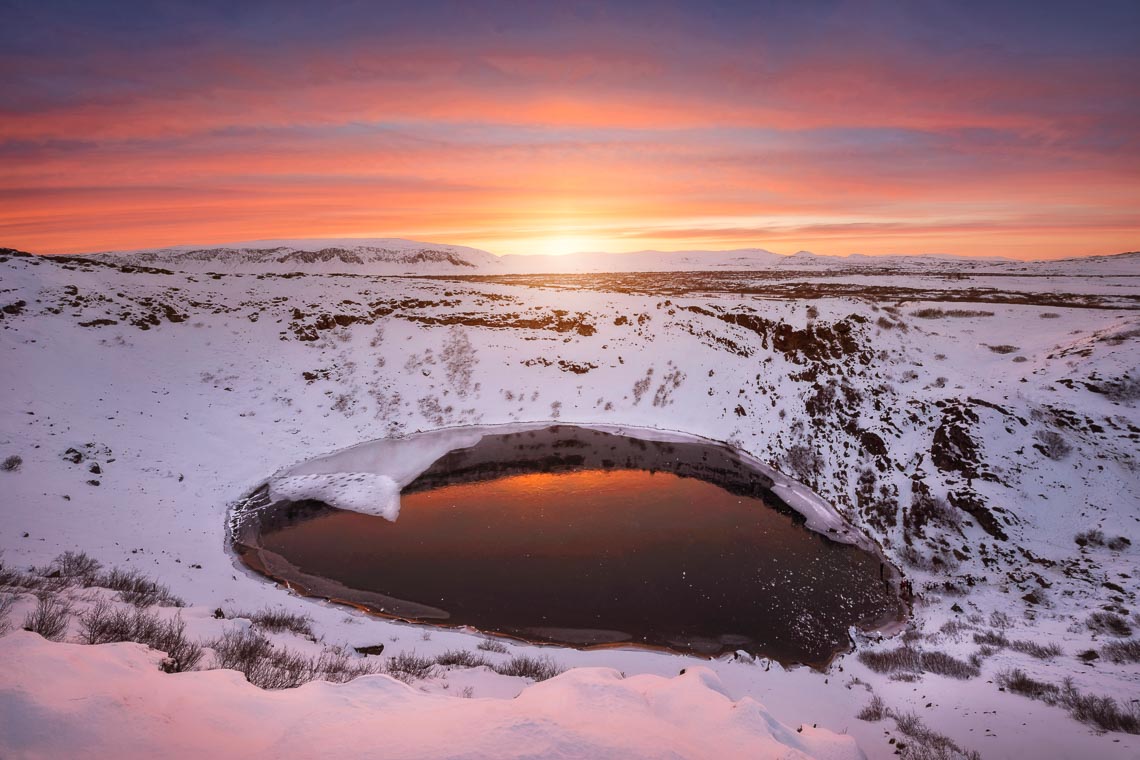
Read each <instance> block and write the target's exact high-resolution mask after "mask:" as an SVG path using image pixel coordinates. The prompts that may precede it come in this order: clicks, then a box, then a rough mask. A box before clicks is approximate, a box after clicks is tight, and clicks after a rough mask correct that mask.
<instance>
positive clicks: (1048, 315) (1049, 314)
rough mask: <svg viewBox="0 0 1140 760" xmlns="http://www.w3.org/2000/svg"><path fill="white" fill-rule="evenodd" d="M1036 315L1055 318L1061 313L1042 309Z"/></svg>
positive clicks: (1043, 317) (1042, 317)
mask: <svg viewBox="0 0 1140 760" xmlns="http://www.w3.org/2000/svg"><path fill="white" fill-rule="evenodd" d="M1037 316H1038V317H1040V318H1041V319H1057V318H1059V317H1060V316H1061V315H1060V314H1058V313H1057V312H1055V311H1043V312H1041V313H1040V314H1038V315H1037Z"/></svg>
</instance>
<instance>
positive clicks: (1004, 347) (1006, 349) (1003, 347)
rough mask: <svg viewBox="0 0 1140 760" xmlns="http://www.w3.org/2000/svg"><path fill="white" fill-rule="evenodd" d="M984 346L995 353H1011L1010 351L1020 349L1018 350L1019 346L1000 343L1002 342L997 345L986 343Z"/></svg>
mask: <svg viewBox="0 0 1140 760" xmlns="http://www.w3.org/2000/svg"><path fill="white" fill-rule="evenodd" d="M986 348H988V349H989V350H991V351H993V352H994V353H995V354H1012V353H1014V352H1016V351H1020V350H1021V349H1020V348H1018V347H1017V346H1011V345H1009V344H1008V343H1002V344H999V345H997V346H989V345H987V346H986Z"/></svg>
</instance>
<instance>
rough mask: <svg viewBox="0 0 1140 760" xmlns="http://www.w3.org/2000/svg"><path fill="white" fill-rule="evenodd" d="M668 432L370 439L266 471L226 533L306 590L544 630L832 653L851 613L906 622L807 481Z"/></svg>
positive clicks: (856, 543) (258, 565)
mask: <svg viewBox="0 0 1140 760" xmlns="http://www.w3.org/2000/svg"><path fill="white" fill-rule="evenodd" d="M639 435H645V436H646V437H639ZM668 438H669V439H667V440H661V436H660V435H659V434H656V433H654V434H650V433H648V431H628V430H616V429H595V428H591V427H579V426H572V425H554V426H545V427H533V426H532V427H530V428H525V429H515V430H510V431H508V432H501V431H498V430H496V429H495V428H482V429H479V430H476V431H467V432H464V433H461V434H458V435H453V436H450V437H448V436H442V437H441V436H440V434H439V433H438V432H437V433H428V434H420V435H417V436H409V437H408V438H405V439H398V440H385V441H378V442H375V443H372V444H363V445H361V446H359V447H354V448H353V449H349V450H346V451H345V452H341V453H339V454H336V455H333V456H330V457H325V458H321V459H318V460H314V461H313V462H311V463H308V464H306V465H302V466H301V467H298V468H294V469H293V470H290V471H288V472H286V473H283V474H282V475H280V476H278V477H277V478H275V479H271V480H270V481H269V482H268V483H266V484H265V485H264V486H262V487H261V488H259V489H258V490H257V491H255V492H254V493H253V494H252V495H251V496H250V497H249V498H247V499H246V500H244V502H243V503H242V504H240V505H239V507H238V508H237V510H236V512H235V519H234V522H233V526H232V528H233V529H232V536H233V539H234V544H235V547H236V549H237V551H238V553H239V555H240V557H241V559H242V561H244V562H245V564H246V565H248V566H249V567H250V568H252V569H254V570H255V571H257V572H259V573H262V574H264V575H267V576H269V577H271V578H273V579H275V580H278V581H281V582H284V583H286V584H288V585H289V586H290V587H292V588H294V589H296V590H297V591H299V592H301V593H304V594H309V595H313V596H318V597H324V598H328V599H332V600H335V601H339V602H344V603H348V604H352V605H355V606H357V607H361V608H364V609H367V610H370V611H372V612H375V613H378V614H381V615H385V616H389V617H393V618H398V619H402V620H406V621H411V622H418V623H430V624H435V625H445V626H466V627H471V628H475V629H478V630H480V631H483V632H487V633H493V634H500V635H505V636H513V637H517V638H522V639H526V640H529V641H535V642H544V643H557V644H563V645H569V646H576V647H593V646H644V647H657V648H665V649H669V650H673V651H678V652H686V653H696V654H701V655H706V656H717V655H721V654H724V653H726V652H734V651H739V650H743V651H746V652H748V653H750V654H752V655H756V656H762V657H769V658H771V659H774V660H776V661H779V662H781V663H785V664H791V663H803V664H808V665H814V666H820V665H823V664H825V663H827V662H828V661H830V659H831V658H832V657H833V656H834V655H835V654H836V653H838V652H840V651H843V650H845V649H847V648H848V647H849V646H850V633H849V631H850V629H851V628H852V627H854V628H856V629H864V630H868V629H874V628H879V627H882V626H885V625H889V624H891V623H893V622H896V621H898V620H900V619H902V618H903V616H904V615H905V605H904V604H903V602H902V601H901V599H900V597H899V595H898V593H897V589H898V585H899V582H898V574H897V572H896V571H895V569H894V568H893V567H891V566H890V565H889V563H886V562H885V561H884V560H883V559H882V558H881V556H880V555H879V554H878V552H877V551H876V550H875V549H874V547H873V545H871V544H870V542H869V541H866V540H865V539H862V538H861V537H860V536H858V535H857V534H854V533H853V532H852V531H851V530H850V529H849V528H846V527H845V526H842V524H841V522H840V521H838V518H836V517H834V515H833V516H832V518H833V519H831V520H830V521H829V520H828V519H827V516H826V515H824V516H822V517H821V515H820V514H819V513H818V512H819V504H818V499H817V500H816V501H814V502H813V501H812V500H810V499H809V498H807V497H806V496H805V495H804V494H805V492H806V489H804V488H803V487H802V486H799V487H797V484H794V483H791V482H790V481H787V480H786V479H783V478H782V476H780V475H779V474H778V473H774V472H773V471H772V470H770V469H768V468H766V467H764V466H763V465H762V464H761V463H759V462H756V461H755V460H752V459H751V458H749V457H747V456H745V455H743V454H741V453H740V452H738V451H736V450H734V449H732V448H730V447H728V446H726V445H723V444H717V443H713V442H710V441H706V440H703V439H697V438H688V437H685V436H672V437H668ZM425 465H426V466H425ZM377 483H380V484H384V483H387V484H389V485H390V486H391V491H392V493H391V497H392V498H393V499H395V498H396V497H395V493H396V491H397V490H398V492H399V495H398V501H396V502H395V504H393V503H391V502H386V501H385V500H386V498H387V496H386V495H385V491H384V488H383V487H379V488H378V487H377V486H376V484H377ZM401 485H402V488H401V487H400V486H401ZM354 486H356V487H357V488H356V490H354ZM807 493H810V492H807ZM282 494H284V495H282ZM372 501H375V502H376V503H375V504H374V505H373V504H372ZM381 502H384V503H381ZM789 502H792V503H789ZM793 503H794V504H795V505H796V507H798V509H797V508H796V507H794V506H793ZM805 504H806V505H807V506H808V507H810V509H808V508H805V506H804V505H805ZM346 506H347V507H349V508H345V507H346ZM370 507H374V508H370ZM813 510H814V511H813ZM805 513H807V515H806V516H805ZM807 517H811V519H810V520H809V519H807ZM392 518H394V519H392ZM809 525H812V526H813V527H816V528H818V529H819V530H813V529H811V528H810V527H809Z"/></svg>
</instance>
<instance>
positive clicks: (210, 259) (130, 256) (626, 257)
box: [84, 238, 1140, 275]
mask: <svg viewBox="0 0 1140 760" xmlns="http://www.w3.org/2000/svg"><path fill="white" fill-rule="evenodd" d="M84 255H85V256H86V257H87V258H94V259H97V260H101V261H109V262H116V263H122V264H130V265H134V266H149V267H159V268H163V269H173V270H179V271H190V272H221V273H227V272H234V273H258V272H278V273H285V272H304V273H308V274H379V275H397V274H398V275H404V274H574V273H580V274H585V273H598V272H615V273H616V272H687V271H773V270H777V271H797V272H813V271H814V272H819V273H821V274H828V273H835V272H838V271H846V272H856V273H858V272H870V271H876V272H882V271H899V272H913V273H923V274H939V273H947V274H955V275H961V274H1037V275H1044V274H1048V275H1079V274H1103V275H1116V274H1140V253H1137V252H1131V253H1121V254H1116V255H1107V256H1090V257H1085V258H1072V259H1062V260H1058V261H1016V260H1014V259H1006V258H998V257H984V258H971V257H966V256H951V255H940V254H923V255H909V256H894V255H890V256H869V255H865V254H852V255H849V256H827V255H821V254H816V253H812V252H810V251H799V252H797V253H794V254H791V255H786V254H780V253H774V252H772V251H768V250H765V249H763V248H741V249H735V250H728V251H700V250H693V251H656V250H648V251H636V252H633V253H606V252H583V253H573V254H568V255H563V256H547V255H539V254H536V255H518V254H511V255H506V256H497V255H495V254H493V253H490V252H488V251H484V250H481V249H478V248H470V247H467V246H461V245H448V244H444V243H431V242H422V241H416V240H405V239H402V238H312V239H300V240H252V241H246V242H237V243H226V244H220V245H183V246H174V247H169V248H154V249H151V248H147V249H141V250H136V251H108V252H100V253H91V254H84Z"/></svg>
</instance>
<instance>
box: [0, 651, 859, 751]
mask: <svg viewBox="0 0 1140 760" xmlns="http://www.w3.org/2000/svg"><path fill="white" fill-rule="evenodd" d="M161 657H162V656H161V655H160V654H159V653H157V652H153V651H150V650H147V649H146V648H145V647H143V646H142V645H139V644H107V645H103V646H83V645H79V644H53V643H50V642H47V641H45V640H44V639H42V638H41V637H39V636H38V635H36V634H33V633H27V632H24V631H18V632H16V633H13V634H11V635H9V636H6V637H4V638H2V639H0V662H4V663H5V665H4V668H3V669H0V756H3V757H5V758H55V757H79V756H85V757H86V756H91V757H118V758H124V759H126V758H136V757H138V758H151V757H168V758H181V757H186V758H191V757H193V758H197V757H206V756H208V757H211V758H216V759H220V758H229V757H234V758H243V760H249V759H250V758H273V759H274V760H281V759H282V758H291V757H384V758H423V757H433V758H442V757H449V758H459V757H462V758H470V759H471V760H476V759H477V758H523V757H544V758H582V757H589V758H611V757H612V758H623V759H624V758H638V757H675V758H706V757H718V758H769V757H780V758H797V759H803V760H806V759H808V758H820V759H821V760H823V759H826V760H857V759H859V758H864V757H865V756H864V754H863V752H862V751H861V750H860V749H859V747H858V746H857V745H856V743H855V740H854V739H853V738H852V737H850V736H845V735H839V734H835V733H832V732H830V731H826V730H823V729H815V728H812V727H810V726H803V727H801V728H800V729H796V728H792V727H790V726H787V725H784V724H782V723H780V722H779V721H777V720H776V719H775V718H774V717H772V715H771V714H770V713H769V712H768V711H767V709H766V708H765V707H764V706H763V705H761V704H760V703H758V702H756V701H755V700H753V699H750V698H744V699H741V700H739V701H733V700H731V699H730V698H729V697H728V696H726V695H725V693H724V692H725V690H724V688H723V686H722V685H721V682H720V679H719V678H718V677H717V676H716V675H715V674H714V673H713V672H712V671H711V670H708V669H706V668H702V667H698V668H690V669H688V670H687V671H686V672H685V673H684V674H683V675H680V676H677V677H674V678H662V677H660V676H653V675H640V676H634V677H630V678H623V677H622V675H621V674H620V673H619V672H618V671H616V670H613V669H610V668H581V669H577V670H572V671H569V672H567V673H564V674H562V675H561V676H558V677H556V678H553V679H551V680H549V681H545V682H543V683H540V684H535V685H533V686H530V687H528V688H526V689H524V690H523V691H522V693H521V694H519V696H518V697H517V698H515V699H511V700H507V699H489V698H478V699H463V698H460V697H452V696H441V695H434V694H425V693H423V692H420V691H417V690H415V689H413V688H411V687H409V686H406V685H404V684H402V683H400V682H399V681H396V680H394V679H392V678H389V677H388V676H383V675H376V676H366V677H364V678H359V679H357V680H356V681H353V682H351V683H348V684H340V685H336V684H329V683H311V684H307V685H305V686H302V687H300V688H298V689H289V690H286V691H261V690H259V689H257V688H256V687H254V686H251V685H250V684H248V683H246V681H245V680H244V679H243V678H242V676H241V675H239V674H238V673H237V672H235V671H232V670H213V671H203V672H192V673H181V674H176V675H168V674H165V673H162V672H161V671H160V670H159V669H158V662H159V660H160V659H161Z"/></svg>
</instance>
